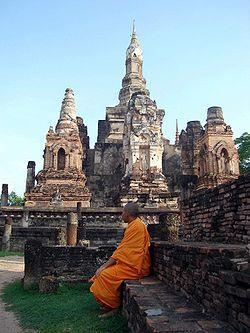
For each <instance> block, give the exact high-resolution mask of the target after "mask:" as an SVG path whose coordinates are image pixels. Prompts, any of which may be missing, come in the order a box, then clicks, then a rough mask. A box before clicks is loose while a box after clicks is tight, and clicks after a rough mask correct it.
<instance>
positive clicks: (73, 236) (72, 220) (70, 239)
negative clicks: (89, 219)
mask: <svg viewBox="0 0 250 333" xmlns="http://www.w3.org/2000/svg"><path fill="white" fill-rule="evenodd" d="M77 225H78V220H77V214H76V213H73V212H70V213H68V221H67V245H71V246H76V243H77Z"/></svg>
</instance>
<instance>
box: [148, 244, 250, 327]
mask: <svg viewBox="0 0 250 333" xmlns="http://www.w3.org/2000/svg"><path fill="white" fill-rule="evenodd" d="M248 267H249V264H248V259H247V252H246V247H245V246H240V245H228V244H224V245H223V244H211V243H210V244H205V243H179V244H178V243H177V244H173V243H167V242H156V243H155V244H154V255H153V268H154V272H155V274H156V276H157V277H158V278H159V279H160V280H162V281H163V282H164V283H165V284H166V285H168V286H171V287H172V288H174V289H176V290H180V291H182V292H183V293H184V294H186V295H187V296H188V297H190V298H192V299H194V300H195V301H196V302H198V303H199V304H201V305H202V306H203V308H204V309H205V310H206V311H208V312H209V313H211V314H212V315H215V316H216V317H219V319H222V320H226V321H228V322H229V323H230V324H231V325H233V326H234V327H235V328H236V329H237V330H239V331H240V332H247V329H248V328H249V327H250V317H249V314H248V306H249V304H248V303H249V297H250V294H249V290H250V289H249V288H250V274H249V269H248Z"/></svg>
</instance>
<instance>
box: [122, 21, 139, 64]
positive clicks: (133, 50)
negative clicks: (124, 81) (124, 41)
mask: <svg viewBox="0 0 250 333" xmlns="http://www.w3.org/2000/svg"><path fill="white" fill-rule="evenodd" d="M134 56H136V57H137V58H139V59H140V60H141V61H142V49H141V47H140V44H139V41H138V38H137V35H136V27H135V20H133V28H132V35H131V41H130V44H129V46H128V48H127V54H126V58H127V59H129V58H132V57H134Z"/></svg>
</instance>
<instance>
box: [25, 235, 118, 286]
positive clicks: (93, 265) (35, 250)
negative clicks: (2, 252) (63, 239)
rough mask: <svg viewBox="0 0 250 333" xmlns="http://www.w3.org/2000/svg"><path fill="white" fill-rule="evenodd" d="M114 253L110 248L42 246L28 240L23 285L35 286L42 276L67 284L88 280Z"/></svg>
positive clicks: (112, 248)
mask: <svg viewBox="0 0 250 333" xmlns="http://www.w3.org/2000/svg"><path fill="white" fill-rule="evenodd" d="M114 250H115V247H114V246H100V247H71V246H42V244H41V242H37V241H34V240H31V241H28V242H27V243H26V245H25V277H24V284H26V285H28V284H31V283H38V282H39V280H40V278H41V277H43V276H54V277H56V278H59V279H62V280H67V281H75V280H81V281H83V280H88V279H89V278H90V277H91V276H93V275H94V273H95V271H96V269H97V268H98V267H100V266H101V265H102V264H103V263H104V262H105V261H107V260H108V258H109V257H110V256H111V254H112V253H113V251H114Z"/></svg>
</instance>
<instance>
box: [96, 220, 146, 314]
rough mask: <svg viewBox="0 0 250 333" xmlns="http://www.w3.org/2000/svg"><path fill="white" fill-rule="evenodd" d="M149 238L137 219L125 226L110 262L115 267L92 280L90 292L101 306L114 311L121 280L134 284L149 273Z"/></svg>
mask: <svg viewBox="0 0 250 333" xmlns="http://www.w3.org/2000/svg"><path fill="white" fill-rule="evenodd" d="M149 246H150V236H149V234H148V231H147V228H146V226H145V224H144V223H143V222H142V221H141V220H140V219H139V218H137V219H135V220H134V221H132V222H131V223H129V225H128V227H127V228H126V230H125V234H124V237H123V239H122V242H121V244H120V245H119V246H118V248H117V249H116V250H115V252H114V253H113V254H112V256H111V258H113V259H115V260H116V264H114V265H112V266H109V267H107V268H106V269H104V270H103V271H102V272H101V273H100V275H99V276H98V277H96V276H93V277H92V278H91V281H92V282H93V284H92V286H91V288H90V291H91V292H92V293H93V295H94V297H95V299H96V300H97V301H98V302H99V303H100V304H101V305H103V306H105V307H108V308H111V309H115V308H118V307H119V306H120V303H121V297H120V286H121V283H122V281H124V280H136V279H139V278H142V277H144V276H147V275H149V273H150V255H149Z"/></svg>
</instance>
